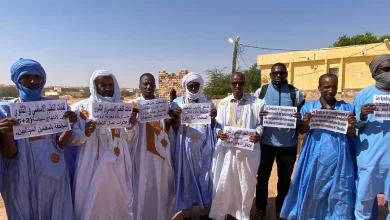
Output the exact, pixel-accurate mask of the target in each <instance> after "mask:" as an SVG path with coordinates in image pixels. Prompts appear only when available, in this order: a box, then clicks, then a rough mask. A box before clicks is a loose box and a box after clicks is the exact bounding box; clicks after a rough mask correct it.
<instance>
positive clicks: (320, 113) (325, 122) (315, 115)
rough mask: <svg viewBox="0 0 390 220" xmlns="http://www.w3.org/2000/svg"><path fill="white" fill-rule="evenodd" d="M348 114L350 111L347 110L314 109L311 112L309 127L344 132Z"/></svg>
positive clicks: (345, 131)
mask: <svg viewBox="0 0 390 220" xmlns="http://www.w3.org/2000/svg"><path fill="white" fill-rule="evenodd" d="M350 114H351V112H347V111H337V110H328V109H314V110H312V112H311V120H310V129H324V130H328V131H334V132H338V133H342V134H346V133H347V128H348V115H350Z"/></svg>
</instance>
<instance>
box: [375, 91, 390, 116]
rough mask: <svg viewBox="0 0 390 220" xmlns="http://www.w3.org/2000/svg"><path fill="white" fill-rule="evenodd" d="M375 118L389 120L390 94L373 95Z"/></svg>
mask: <svg viewBox="0 0 390 220" xmlns="http://www.w3.org/2000/svg"><path fill="white" fill-rule="evenodd" d="M374 104H375V106H376V108H375V111H374V119H375V120H390V95H374Z"/></svg>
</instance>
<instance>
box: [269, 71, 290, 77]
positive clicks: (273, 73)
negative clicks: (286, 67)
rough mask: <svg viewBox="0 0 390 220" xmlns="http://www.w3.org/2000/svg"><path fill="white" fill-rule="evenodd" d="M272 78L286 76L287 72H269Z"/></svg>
mask: <svg viewBox="0 0 390 220" xmlns="http://www.w3.org/2000/svg"><path fill="white" fill-rule="evenodd" d="M271 74H272V76H278V75H279V74H280V75H281V76H284V75H287V71H278V72H271Z"/></svg>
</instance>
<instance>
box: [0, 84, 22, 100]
mask: <svg viewBox="0 0 390 220" xmlns="http://www.w3.org/2000/svg"><path fill="white" fill-rule="evenodd" d="M0 97H15V98H16V97H19V91H18V89H17V88H16V86H5V87H0Z"/></svg>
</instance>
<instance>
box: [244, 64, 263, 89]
mask: <svg viewBox="0 0 390 220" xmlns="http://www.w3.org/2000/svg"><path fill="white" fill-rule="evenodd" d="M243 73H244V74H245V81H246V85H245V92H246V93H254V92H255V91H256V89H258V88H260V86H261V70H260V69H259V68H258V66H257V63H254V64H253V65H252V66H251V67H250V68H249V69H247V70H244V71H243Z"/></svg>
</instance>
